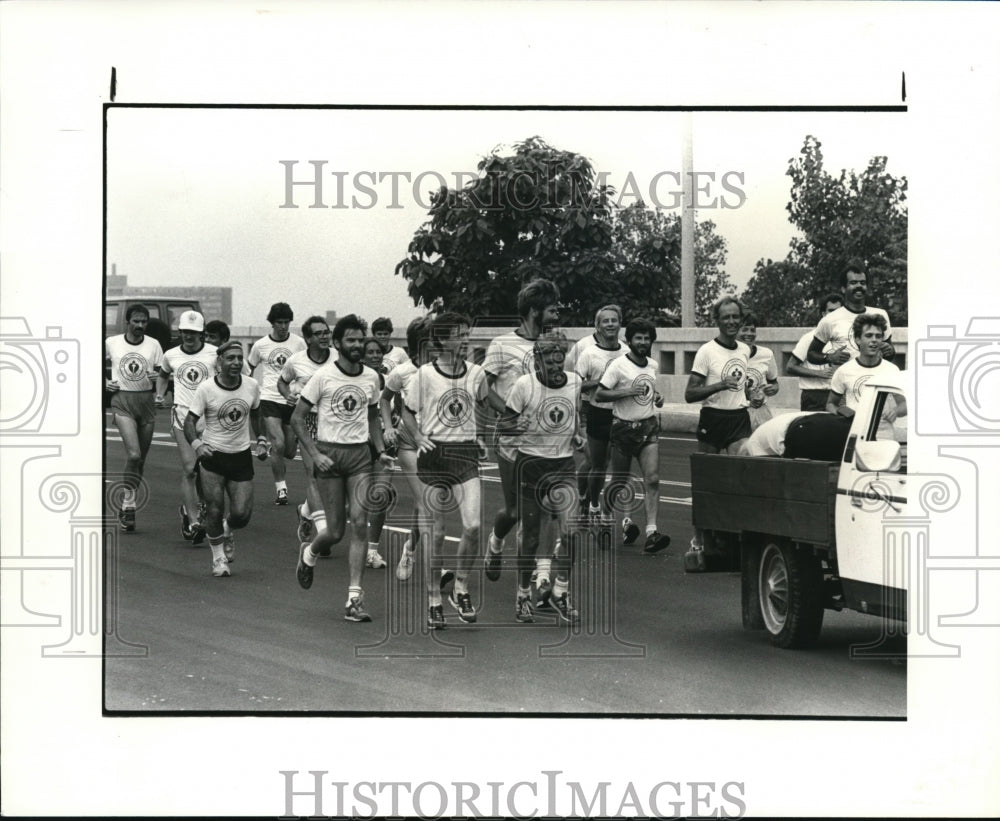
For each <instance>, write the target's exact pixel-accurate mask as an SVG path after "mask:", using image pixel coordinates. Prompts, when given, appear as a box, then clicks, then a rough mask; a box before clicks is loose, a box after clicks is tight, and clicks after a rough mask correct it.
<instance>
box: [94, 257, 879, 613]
mask: <svg viewBox="0 0 1000 821" xmlns="http://www.w3.org/2000/svg"><path fill="white" fill-rule="evenodd" d="M865 294H866V276H865V273H864V272H863V271H860V270H858V269H855V268H854V267H851V268H849V269H848V271H847V272H845V279H844V287H843V295H831V296H830V297H828V298H827V299H826V300H825V302H824V307H825V308H826V310H827V311H828V313H827V314H826V315H825V316H824V317H823V319H822V320H821V321H820V323H819V325H818V326H817V328H816V329H815V330H814V331H812V332H810V333H808V334H806V335H804V336H803V337H802V339H801V340H800V341H799V344H798V345H797V347H796V349H795V352H794V354H793V356H792V360H791V363H790V365H789V367H788V373H789V374H790V375H797V376H799V377H800V379H802V380H804V382H803V386H802V387H803V390H802V409H803V411H807V410H824V411H829V412H830V414H831V415H832V414H836V415H840V416H843V415H845V414H850V412H851V408H853V406H854V404H856V403H855V402H853V400H852V397H854V396H855V395H856V393H857V390H856V389H857V384H858V381H859V380H862V379H865V378H866V377H867V376H868V375H870V373H871V372H872V370H873V369H874V368H881V367H884V366H889V367H892V368H895V366H893V365H891V363H889V362H888V359H889V358H891V356H892V346H891V343H889V341H888V340H889V336H890V329H889V325H888V317H887V315H886V314H885V312H884V311H882V310H880V309H876V308H868V307H866V306H865V300H864V298H865ZM559 298H560V295H559V290H558V288H557V287H556V286H555V285H554V284H553V283H552V282H550V281H548V280H545V279H535V280H532V281H531V282H529V283H528V284H527V285H525V286H524V288H522V290H521V291H520V293H519V294H518V298H517V305H518V315H519V319H520V323H519V325H518V327H517V328H516V329H514V330H513V331H511V332H509V333H506V334H503V335H501V336H498V337H496V338H495V339H493V340H492V341H491V342H490V344H489V346H488V347H487V349H486V353H485V358H484V359H483V361H482V364H476V363H475V362H473V361H471V360H470V359H469V333H470V330H471V328H472V320H471V319H470V318H469V317H466V316H463V315H460V314H456V313H452V312H444V313H440V314H437V315H435V316H426V317H421V318H418V319H415V320H414V321H413V322H411V323H410V325H409V327H408V328H407V332H406V338H407V349H406V350H405V351H404V350H402V349H401V348H399V347H398V346H393V345H392V344H391V342H390V341H389V338H390V337H391V336H392V333H393V327H392V323H391V321H390V320H388V319H386V318H380V319H378V320H376V321H375V322H374V323H373V324H372V329H371V335H370V336H369V332H368V328H367V325H366V323H365V322H364V321H363V320H361V319H360V318H359V317H357V316H356V315H354V314H349V315H347V316H345V317H343V318H341V319H340V320H338V321H337V322H336V324H335V326H334V327H333V328H332V329H331V328H330V327H329V325H328V324H327V322H326V320H325V319H324V318H323V317H320V316H310V317H309V318H308V319H307V320H306V321H305V322H304V323H303V324H302V326H301V332H302V335H301V336H298V335H296V334H295V333H293V332H292V331H291V323H292V321H293V312H292V309H291V308H290V307H289V305H288V304H287V303H283V302H279V303H276V304H274V305H273V306H272V307H271V310H270V312H269V313H268V316H267V319H268V322H269V323H270V325H271V332H270V333H269V334H268V335H267V336H265V337H262V338H261V339H259V340H257V341H256V342H255V343H254V344H253V346H252V347H251V348H250V351H249V353H248V354H246V355H244V351H243V346H242V344H241V343H240V342H238V341H235V340H231V339H230V338H229V329H228V327H227V326H226V325H225V323H222V322H221V321H218V320H216V321H213V322H209V323H205V321H204V318H203V317H202V316H201V314H199V313H197V312H195V311H187V312H185V313H184V314H183V315H182V316H181V317H180V322H179V332H180V338H181V340H180V345H178V346H177V347H174V348H172V349H170V350H168V351H166V353H164V352H163V351H162V349H161V348H160V345H159V343H158V342H156V341H155V340H153V339H152V338H151V337H149V336H146V335H145V334H144V330H145V325H146V322H147V321H148V318H149V316H148V312H147V311H146V309H145V308H143V306H141V305H132V306H130V308H129V309H128V311H127V314H126V322H127V327H126V330H125V333H124V334H121V335H119V336H115V337H112V338H109V339H108V340H107V344H106V354H107V356H108V358H109V359H110V362H111V367H112V378H111V379H110V380H109V381H108V383H107V389H108V391H110V392H111V393H112V394H113V396H112V398H111V409H112V411H113V413H114V421H115V424H116V426H117V428H118V430H119V432H120V434H121V438H122V441H123V443H124V446H125V451H126V464H125V471H124V473H125V482H124V485H125V492H124V496H123V498H122V500H121V504H120V508H119V513H118V518H119V522H120V525H121V528H122V529H123V530H125V531H131V530H134V528H135V506H136V491H137V489H138V485H139V482H140V481H141V478H142V473H143V465H144V461H145V456H146V452H147V451H148V448H149V444H150V442H151V439H152V433H153V421H154V418H155V408H156V407H157V406H161V405H162V404H163V401H164V399H163V396H164V393H165V392H166V390H167V386H168V384H169V383H168V380H169V377H170V376H173V392H174V401H173V410H172V413H171V432H172V435H173V437H174V440H175V441H176V443H177V450H178V456H179V461H180V466H181V482H180V489H181V500H182V504H181V506H180V508H179V513H180V516H181V529H182V533H183V535H184V537H185V538H186V539H189V540H191V541H192V542H193V543H194V544H200V543H202V542H203V541H204V539H205V538H206V537H207V539H208V543H209V546H210V548H211V553H212V573H213V574H214V575H215V576H228V575H230V573H231V570H230V564H231V563H232V562H233V560H234V558H235V538H234V535H233V531H235V530H238V529H240V528H242V527H244V526H246V524H247V523H248V522H249V520H250V515H251V511H252V508H253V484H252V478H253V457H254V456H255V455H256V456H257V458H259V459H261V460H269V461H270V467H271V471H272V477H273V480H274V484H275V504H277V505H287V504H288V501H289V493H288V485H287V478H286V472H287V468H286V460H288V459H291V458H293V457H294V455H295V453H296V452H299V453H300V454H301V458H302V462H303V465H304V467H305V488H304V493H303V497H304V499H303V501H302V502H301V503H300V504H299V505H298V528H297V532H298V538H299V542H300V547H299V551H298V561H297V565H296V578H297V580H298V583H299V584H300V586H301V587H302V588H304V589H309V588H310V587H311V586H312V584H313V579H314V574H315V569H316V566H317V563H318V559H319V558H321V557H324V556H330V555H331V554H332V547H333V546H334V545H336V544H338V543H339V542H340V541H342V540H343V539H344V538H345V535H346V537H347V539H348V550H347V557H348V571H349V581H348V589H347V598H346V602H345V605H344V607H345V618H346V619H347V620H349V621H369V620H370V618H371V617H370V615H369V614H368V612H367V609H366V607H365V601H364V589H363V585H362V580H363V575H364V572H365V570H366V569H381V568H384V567H385V566H386V561H385V559H384V558H383V557H382V555H381V553H380V552H379V545H380V540H381V531H382V527H383V525H384V522H385V515H386V511H387V510H388V509H389V508H390V506H391V505H392V503H393V501H394V490H393V488H392V485H391V481H390V478H391V475H392V472H393V469H394V468H397V467H398V469H399V472H401V473H402V474H403V476H404V477H405V481H406V482H407V484H408V486H409V488H410V490H411V493H412V496H413V498H414V500H415V510H414V512H413V520H412V527H411V531H410V534H409V538H407V540H406V542H405V543H404V545H403V549H402V551H401V554H400V557H399V560H398V563H397V564H396V568H395V572H396V575H397V577H398V578H399V579H400V580H402V581H406V580H408V579H409V578H410V577H411V575H412V573H413V570H414V568H415V567H417V566H418V563H419V566H420V567H421V569H422V576H423V581H424V584H425V588H426V595H427V608H428V609H427V613H428V616H427V624H428V626H429V627H430V628H432V629H439V628H442V627H444V626H445V619H444V613H443V603H444V599H445V598H447V600H448V603H449V604H450V606H451V607H452V608H453V609H454V610H455V611H456V612H457V614H458V616H459V618H460V619H461V620H462V621H463V622H466V623H472V622H475V621H476V617H477V608H476V606H475V604H474V602H473V600H472V592H471V591H470V587H469V581H470V576H471V575H472V573H473V571H474V569H475V567H476V562H477V559H478V558H479V557H480V556H482V555H483V551H482V550H481V548H480V520H481V518H482V510H481V506H482V494H481V488H480V478H479V473H480V468H479V465H480V462H481V461H483V460H484V459H485V458H486V456H487V453H488V452H489V449H490V447H491V446H492V449H493V451H494V453H495V455H496V461H497V465H498V468H499V474H500V482H501V487H502V496H503V504H502V507H501V508H500V510H498V511H496V513H495V515H494V517H493V521H492V527H491V529H490V532H489V535H488V538H487V540H486V547H485V555H484V556H483V561H484V568H483V569H484V571H485V576H486V578H487V579H488V580H490V581H497V580H498V579H500V578H501V575H502V567H503V555H504V550H505V545H506V542H507V540H508V538H509V537H510V535H511V533H512V532H514V533H515V539H516V541H517V548H516V553H517V561H516V578H517V584H516V593H515V598H514V610H515V615H516V618H517V619H518V620H519V621H522V622H530V621H533V620H534V614H535V611H536V610H537V609H539V608H547V609H551V610H553V611H554V612H555V613H556V614H558V616H559V617H560V618H561V619H562V620H564V621H565V622H569V623H573V622H576V621H577V620H578V619H579V613H578V612H577V610H576V609H575V608H574V606H573V604H572V603H571V601H570V598H569V580H570V573H571V569H572V567H573V562H574V555H575V553H576V552H577V550H578V545H579V541H580V539H581V538H583V537H584V534H586V533H588V532H591V531H593V530H594V529H595V528H598V529H600V528H607V529H610V530H612V531H613V532H614V531H617V530H618V529H619V528H620V529H621V534H622V541H623V544H625V545H631V544H633V543H635V542H636V541H637V540H638V539H639V536H640V534H641V532H642V531H641V530H640V528H639V526H638V525H637V524H636V523H635V522H633V521H632V520H631V518H629V517H628V515H627V511H628V510H629V509H630V507H631V505H630V503H631V502H632V501H634V500H633V499H631V498H630V496H632V495H633V492H632V490H631V485H630V471H631V466H632V462H633V460H634V461H635V462H636V463H637V465H638V469H639V474H640V478H641V482H642V488H643V501H642V508H643V510H644V513H645V540H644V542H643V544H642V551H643V552H644V553H649V554H653V553H658V552H660V551H662V550H663V549H665V548H666V547H667V546H668V545H669V543H670V537H669V536H667V535H666V534H663V533H661V532H660V531H659V529H658V524H657V508H658V501H659V471H658V461H659V460H658V432H659V421H658V414H657V409H658V408H659V407H661V406H662V405H663V397H662V396H661V395H660V393H659V392H658V391H657V388H656V379H657V375H658V369H657V365H656V362H655V361H653V360H652V359H650V353H651V350H652V345H653V343H654V342H655V340H656V327H655V325H654V324H653V322H652V321H650V320H648V319H645V318H642V317H637V318H631V319H629V321H628V322H626V323H624V334H623V336H624V338H622V330H623V317H622V312H621V309H620V308H619V307H618V306H616V305H611V304H609V305H605V306H602V307H601V308H600V309H599V310H598V311H597V312H596V315H595V321H594V332H593V334H591V335H589V336H587V337H585V338H583V339H581V340H580V341H578V342H577V343H576V344H575V345H573V346H572V347H571V346H570V344H569V341H568V340H567V338H566V337H565V335H564V334H563V333H562V332H560V331H559V330H558V329H557V328H556V325H557V323H558V319H559V315H558V303H559ZM713 317H714V319H715V321H716V324H717V325H718V330H719V334H718V335H717V336H716V337H715V338H714V339H713V340H711V341H709V342H708V343H706V344H705V345H703V346H702V347H701V348H700V349H699V351H698V353H697V355H696V356H695V360H694V365H693V367H692V370H691V374H690V377H689V380H688V385H687V389H686V391H685V400H686V401H688V402H700V403H701V404H702V410H701V413H700V416H699V422H698V429H697V438H698V447H699V450H702V451H708V452H730V453H737V452H751V453H753V452H756V451H755V450H754V443H753V440H751V447H750V448H749V449H747V448H746V443H747V440H748V439H749V438H750V437H751V434H752V433H753V431H754V430H755V429H760V428H762V426H764V429H765V430H767V428H766V426H765V425H764V423H766V422H767V420H768V419H769V417H770V410H769V409H768V407H767V404H766V400H767V398H768V397H770V396H773V395H774V394H775V393H776V392H777V389H778V387H777V384H778V383H777V377H778V372H777V366H776V363H775V358H774V355H773V352H772V351H770V350H769V349H767V348H765V347H763V346H758V345H756V344H755V338H756V329H757V320H756V318H755V317H754V316H753V315H752V314H750V313H748V312H746V311H745V310H744V308H743V306H742V305H741V304H740V302H739V301H738V300H737V299H735V298H733V297H724V298H722V299H721V300H719V301H718V302H717V303H716V304H715V306H714V308H713ZM859 341H860V342H861V344H862V348H861V349H859V347H858V342H859ZM827 380H829V385H828V386H827V388H825V389H824V388H823V387H822V386H821V383H825V382H826V381H827ZM154 383H155V387H152V388H151V385H153V384H154ZM821 392H825V396H823V397H820V395H819V394H820V393H821ZM821 399H822V400H825V401H824V405H823V407H819V402H820V401H821ZM785 427H787V425H786V426H785ZM609 470H610V480H608V473H609ZM449 510H457V512H458V514H459V519H460V521H461V533H460V536H459V539H458V547H457V549H456V550H455V552H454V554H452V555H446V554H445V539H446V527H447V522H446V519H447V517H446V513H447V511H449ZM227 511H228V512H227ZM623 514H624V515H623ZM619 517H621V518H619ZM515 529H516V531H515ZM691 549H692V550H693V551H698V550H701V549H702V542H701V539H700V536H699V534H698V533H697V532H696V533H695V537H694V539H692V544H691ZM532 586H534V594H533V593H532Z"/></svg>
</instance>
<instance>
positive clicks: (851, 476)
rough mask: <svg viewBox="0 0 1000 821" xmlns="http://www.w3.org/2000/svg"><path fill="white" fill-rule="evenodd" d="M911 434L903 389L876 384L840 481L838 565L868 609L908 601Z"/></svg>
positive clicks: (884, 610)
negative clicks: (908, 456) (906, 561)
mask: <svg viewBox="0 0 1000 821" xmlns="http://www.w3.org/2000/svg"><path fill="white" fill-rule="evenodd" d="M906 438H907V437H906V401H905V398H904V396H903V394H902V393H899V392H897V391H893V390H890V389H888V388H871V389H870V390H869V392H868V395H867V396H865V398H864V400H863V401H862V404H861V406H860V407H859V408H858V410H857V413H856V414H855V424H854V426H853V427H852V428H851V433H850V435H849V436H848V439H847V446H846V448H845V449H844V457H843V461H842V463H841V466H840V476H839V479H838V482H837V502H836V514H835V515H836V534H837V565H838V571H839V575H840V577H841V579H842V580H843V585H844V592H845V595H846V596H847V598H848V599H849V600H855V599H856V600H857V602H859V603H860V607H859V609H861V610H862V611H867V612H872V613H879V614H881V615H894V612H893V611H896V610H897V608H898V607H900V606H905V594H903V595H902V596H900V595H899V594H898V591H905V589H906V574H905V571H906V567H905V565H904V559H905V555H904V554H905V553H907V552H908V551H909V545H906V544H903V543H902V541H901V540H903V539H905V538H906V537H905V536H904V535H903V534H904V532H905V528H903V527H902V525H903V524H904V522H903V521H902V520H904V519H905V517H906ZM886 588H890V590H889V591H886ZM893 591H896V592H893ZM887 593H888V595H887Z"/></svg>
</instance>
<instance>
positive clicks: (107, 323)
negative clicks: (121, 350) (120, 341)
mask: <svg viewBox="0 0 1000 821" xmlns="http://www.w3.org/2000/svg"><path fill="white" fill-rule="evenodd" d="M118 307H119V306H118V303H117V302H113V303H111V304H110V305H105V306H104V327H105V328H106V329H107V332H108V333H109V334H115V333H118V324H119V323H118Z"/></svg>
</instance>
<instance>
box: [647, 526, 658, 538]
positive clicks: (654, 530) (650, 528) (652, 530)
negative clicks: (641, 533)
mask: <svg viewBox="0 0 1000 821" xmlns="http://www.w3.org/2000/svg"><path fill="white" fill-rule="evenodd" d="M650 533H656V525H655V524H653V525H646V535H647V536H648V535H649V534H650Z"/></svg>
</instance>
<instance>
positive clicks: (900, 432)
mask: <svg viewBox="0 0 1000 821" xmlns="http://www.w3.org/2000/svg"><path fill="white" fill-rule="evenodd" d="M873 419H877V420H879V422H878V427H877V428H876V429H875V432H874V435H873V436H872V437H871V438H872V439H874V440H883V441H884V440H891V441H895V442H899V455H900V465H899V469H898V470H896V471H895V472H896V473H906V439H907V419H908V417H907V414H906V397H904V396H903V395H902V394H901V393H893V392H891V391H879V394H878V396H877V397H876V398H875V411H874V414H873Z"/></svg>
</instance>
